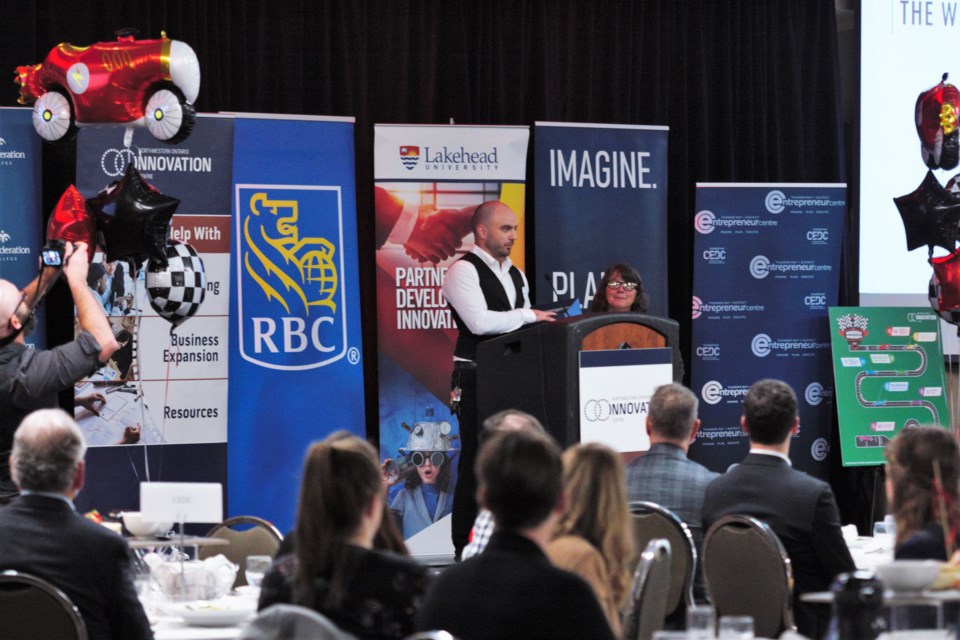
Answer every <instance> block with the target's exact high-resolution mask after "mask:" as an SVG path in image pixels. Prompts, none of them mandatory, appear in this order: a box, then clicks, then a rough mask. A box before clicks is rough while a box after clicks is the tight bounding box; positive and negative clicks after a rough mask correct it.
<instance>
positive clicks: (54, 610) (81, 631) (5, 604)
mask: <svg viewBox="0 0 960 640" xmlns="http://www.w3.org/2000/svg"><path fill="white" fill-rule="evenodd" d="M0 621H2V622H0V628H2V631H0V635H2V636H3V637H4V638H60V639H62V640H87V625H86V623H84V621H83V618H82V617H81V616H80V611H79V610H77V607H76V606H75V605H74V604H73V602H71V601H70V598H68V597H67V595H66V594H65V593H64V592H63V591H61V590H60V589H58V588H57V587H55V586H53V585H52V584H50V583H49V582H47V581H46V580H43V579H42V578H38V577H36V576H32V575H29V574H26V573H21V572H19V571H3V572H0Z"/></svg>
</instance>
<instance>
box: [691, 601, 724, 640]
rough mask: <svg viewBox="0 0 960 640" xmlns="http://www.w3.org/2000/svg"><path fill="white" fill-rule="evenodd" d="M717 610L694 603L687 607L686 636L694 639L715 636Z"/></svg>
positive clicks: (698, 639) (702, 639)
mask: <svg viewBox="0 0 960 640" xmlns="http://www.w3.org/2000/svg"><path fill="white" fill-rule="evenodd" d="M716 629H717V612H716V611H715V610H714V608H713V607H711V606H709V605H705V604H696V605H693V606H691V607H689V608H688V609H687V637H688V638H693V639H694V640H704V639H707V638H715V637H716Z"/></svg>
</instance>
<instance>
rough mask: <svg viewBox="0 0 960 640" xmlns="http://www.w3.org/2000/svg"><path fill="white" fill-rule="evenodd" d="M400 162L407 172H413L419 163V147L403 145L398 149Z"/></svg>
mask: <svg viewBox="0 0 960 640" xmlns="http://www.w3.org/2000/svg"><path fill="white" fill-rule="evenodd" d="M400 162H402V163H403V166H405V167H406V168H407V171H413V169H414V168H415V167H416V166H417V163H418V162H420V147H414V146H413V145H409V144H408V145H405V146H403V147H400Z"/></svg>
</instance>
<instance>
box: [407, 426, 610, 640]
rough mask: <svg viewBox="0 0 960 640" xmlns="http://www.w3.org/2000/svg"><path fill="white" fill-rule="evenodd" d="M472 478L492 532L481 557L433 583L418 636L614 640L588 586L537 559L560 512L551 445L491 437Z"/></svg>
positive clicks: (537, 437)
mask: <svg viewBox="0 0 960 640" xmlns="http://www.w3.org/2000/svg"><path fill="white" fill-rule="evenodd" d="M476 471H477V479H478V481H479V485H480V486H479V490H478V492H477V495H478V497H479V499H480V502H481V504H482V505H483V506H484V508H486V509H489V510H490V511H491V512H492V513H493V518H494V520H495V522H496V530H495V532H494V534H493V537H492V538H491V539H490V543H489V544H488V545H487V548H486V550H485V551H484V552H483V553H481V554H480V555H478V556H475V557H473V558H470V559H468V560H464V561H463V562H461V563H460V564H458V565H456V566H453V567H450V568H449V569H447V570H446V571H444V572H443V573H442V574H441V575H440V577H439V578H437V580H436V581H435V582H434V583H433V585H432V586H431V588H430V590H429V591H428V592H427V597H426V600H425V601H424V603H423V606H422V607H421V608H420V611H419V613H418V615H417V619H416V627H417V629H421V630H429V629H443V630H445V631H449V632H450V633H452V634H453V635H454V636H456V637H457V638H460V639H461V640H500V639H503V640H512V639H514V638H523V639H524V640H540V639H543V640H567V639H569V640H592V639H594V638H596V639H609V640H612V638H613V633H612V632H611V630H610V626H609V624H608V623H607V620H606V618H605V617H604V615H603V612H602V611H601V609H600V604H599V603H598V601H597V597H596V596H595V595H594V593H593V591H592V590H591V589H590V587H589V586H587V583H585V582H584V581H583V580H581V579H580V578H579V577H578V576H575V575H574V574H572V573H569V572H567V571H563V570H561V569H558V568H556V567H554V566H553V565H552V564H550V560H548V559H547V556H546V555H544V553H543V548H544V547H545V546H546V544H547V543H548V542H549V541H550V537H551V534H552V533H553V530H554V527H555V526H556V524H557V521H558V519H559V517H560V515H561V513H562V511H563V506H564V499H563V495H562V494H563V491H562V486H561V482H562V479H561V474H562V468H561V463H560V450H559V449H558V448H557V446H556V444H554V443H553V441H551V440H550V439H549V437H548V436H546V435H543V434H539V433H533V432H530V431H501V432H497V433H495V434H494V435H493V436H491V437H490V439H489V440H488V441H487V442H486V443H484V445H483V446H482V447H481V449H480V455H479V458H478V459H477V468H476Z"/></svg>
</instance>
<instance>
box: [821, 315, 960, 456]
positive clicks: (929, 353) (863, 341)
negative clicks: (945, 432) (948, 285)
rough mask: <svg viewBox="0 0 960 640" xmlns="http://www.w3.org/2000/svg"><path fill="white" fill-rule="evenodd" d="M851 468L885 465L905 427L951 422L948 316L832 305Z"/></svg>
mask: <svg viewBox="0 0 960 640" xmlns="http://www.w3.org/2000/svg"><path fill="white" fill-rule="evenodd" d="M830 336H831V338H830V340H831V343H832V347H833V378H834V383H835V384H834V388H835V390H836V404H837V414H838V416H839V424H840V452H841V455H842V460H843V465H844V466H863V465H875V464H883V463H884V457H883V448H884V446H886V444H887V443H888V442H890V441H891V440H892V439H893V438H894V436H896V435H897V434H898V433H899V432H900V431H901V430H902V429H904V428H912V427H919V426H924V427H928V426H929V427H943V428H949V427H950V413H949V410H948V408H947V400H946V385H945V382H944V370H943V354H942V353H941V349H940V317H939V316H938V315H937V314H936V313H935V312H933V311H932V310H931V309H930V308H929V307H917V308H914V307H831V308H830Z"/></svg>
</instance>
